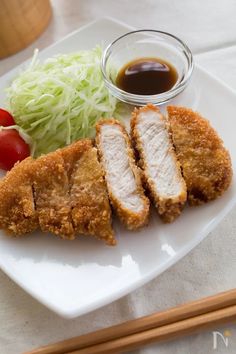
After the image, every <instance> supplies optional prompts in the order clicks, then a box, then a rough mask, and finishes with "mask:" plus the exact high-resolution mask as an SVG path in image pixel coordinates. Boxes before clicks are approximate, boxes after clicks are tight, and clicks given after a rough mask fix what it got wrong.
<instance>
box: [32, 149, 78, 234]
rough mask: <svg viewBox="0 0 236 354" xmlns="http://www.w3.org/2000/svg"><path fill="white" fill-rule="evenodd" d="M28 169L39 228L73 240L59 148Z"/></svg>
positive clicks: (66, 184) (66, 183)
mask: <svg viewBox="0 0 236 354" xmlns="http://www.w3.org/2000/svg"><path fill="white" fill-rule="evenodd" d="M30 168H31V170H32V172H33V175H34V176H33V191H34V200H35V206H36V210H37V214H38V219H39V225H40V228H41V230H42V231H43V232H51V233H54V234H56V235H58V236H61V237H62V238H68V239H73V238H74V237H75V232H74V228H73V224H72V218H71V208H70V195H69V181H68V177H67V172H66V169H65V166H64V160H63V158H62V156H61V154H60V150H57V151H55V152H51V153H50V154H47V155H44V156H41V157H39V158H38V159H37V160H34V162H33V163H32V165H31V166H30Z"/></svg>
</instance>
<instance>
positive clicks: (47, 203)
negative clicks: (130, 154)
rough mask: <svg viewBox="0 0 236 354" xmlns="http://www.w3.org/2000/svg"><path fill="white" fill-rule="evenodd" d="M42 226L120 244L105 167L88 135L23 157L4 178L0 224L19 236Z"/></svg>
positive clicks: (69, 236) (71, 236)
mask: <svg viewBox="0 0 236 354" xmlns="http://www.w3.org/2000/svg"><path fill="white" fill-rule="evenodd" d="M38 226H40V228H41V230H42V231H44V232H52V233H54V234H56V235H58V236H60V237H62V238H65V239H74V238H75V235H76V234H77V233H83V234H86V235H93V236H95V237H97V238H99V239H101V240H103V241H105V242H106V243H107V244H109V245H114V244H115V243H116V242H115V239H114V232H113V229H112V226H111V209H110V205H109V201H108V195H107V191H106V184H105V180H104V176H103V171H102V168H101V166H100V164H99V162H98V159H97V150H96V148H94V147H93V144H92V141H91V140H90V139H84V140H81V141H79V142H76V143H74V144H72V145H70V146H68V147H66V148H64V149H58V150H57V151H55V152H52V153H50V154H47V155H44V156H42V157H40V158H38V159H36V160H33V159H32V158H28V159H25V160H24V161H22V162H21V163H18V164H16V165H15V166H14V168H13V169H12V170H11V171H10V172H8V173H7V175H6V176H5V177H4V178H3V179H2V180H1V181H0V228H2V229H5V230H6V231H7V232H8V233H11V234H13V235H14V236H18V235H24V234H25V233H27V232H32V231H34V230H35V229H36V228H37V227H38Z"/></svg>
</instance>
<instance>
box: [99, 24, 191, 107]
mask: <svg viewBox="0 0 236 354" xmlns="http://www.w3.org/2000/svg"><path fill="white" fill-rule="evenodd" d="M147 57H150V58H153V57H156V58H160V59H163V60H165V61H167V62H169V63H170V64H172V65H173V66H174V67H175V69H176V71H177V73H178V80H177V82H176V83H175V85H174V86H173V87H172V88H171V89H170V90H169V91H166V92H163V93H160V94H156V95H137V94H133V93H129V92H126V91H123V90H121V89H120V88H119V87H117V86H116V77H117V74H118V72H119V70H120V69H121V68H122V67H124V65H125V64H127V63H128V62H130V61H133V60H135V59H138V58H147ZM101 69H102V74H103V78H104V81H105V85H106V87H107V88H108V89H109V90H110V92H111V93H112V95H113V96H115V97H116V98H118V99H119V100H120V101H122V102H126V103H129V104H132V105H135V106H143V105H145V104H147V103H152V104H154V105H160V104H163V103H166V102H167V101H169V100H170V99H172V98H173V97H175V96H177V95H178V94H179V93H180V92H181V91H183V90H184V89H185V87H186V86H187V85H188V83H189V79H190V77H191V74H192V71H193V56H192V53H191V51H190V49H189V48H188V47H187V45H186V44H185V43H183V42H182V41H181V40H180V39H179V38H177V37H176V36H174V35H172V34H170V33H167V32H162V31H155V30H140V31H133V32H129V33H126V34H125V35H123V36H121V37H119V38H117V39H116V40H115V41H114V42H112V43H111V44H109V45H108V47H107V48H106V49H105V51H104V53H103V57H102V63H101Z"/></svg>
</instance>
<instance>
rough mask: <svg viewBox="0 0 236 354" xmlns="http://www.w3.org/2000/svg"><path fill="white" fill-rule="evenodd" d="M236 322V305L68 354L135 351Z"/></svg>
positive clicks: (114, 353) (106, 353)
mask: <svg viewBox="0 0 236 354" xmlns="http://www.w3.org/2000/svg"><path fill="white" fill-rule="evenodd" d="M235 320H236V305H234V306H229V307H226V308H224V309H221V310H216V311H213V312H209V313H205V314H203V315H199V316H196V317H193V318H188V319H186V320H183V321H178V322H175V323H171V324H169V325H166V326H161V327H157V328H153V329H149V330H146V331H143V332H139V333H136V334H131V335H129V336H125V337H121V338H118V339H114V340H111V341H108V342H104V343H101V344H97V345H94V346H90V347H87V348H83V349H79V350H75V351H73V352H70V353H68V354H116V353H124V352H126V351H130V350H134V349H137V348H139V347H141V346H144V345H146V344H151V343H154V342H160V341H168V340H171V339H174V338H177V337H180V336H184V335H189V334H192V333H193V332H195V331H198V330H199V329H201V330H202V329H206V328H211V327H212V326H216V325H219V324H223V323H228V322H232V321H235Z"/></svg>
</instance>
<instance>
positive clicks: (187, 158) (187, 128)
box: [167, 106, 232, 205]
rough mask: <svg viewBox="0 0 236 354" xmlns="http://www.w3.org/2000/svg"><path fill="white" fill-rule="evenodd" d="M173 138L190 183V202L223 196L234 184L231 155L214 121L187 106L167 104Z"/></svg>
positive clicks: (194, 203) (186, 177)
mask: <svg viewBox="0 0 236 354" xmlns="http://www.w3.org/2000/svg"><path fill="white" fill-rule="evenodd" d="M167 111H168V119H169V123H170V127H171V132H172V138H173V142H174V146H175V149H176V153H177V157H178V159H179V161H180V164H181V167H182V170H183V176H184V179H185V182H186V184H187V189H188V200H189V204H190V205H198V204H202V203H205V202H208V201H210V200H213V199H215V198H217V197H218V196H220V195H221V194H222V193H223V192H224V191H225V190H226V189H227V188H228V187H229V185H230V182H231V179H232V167H231V161H230V155H229V153H228V151H227V150H226V149H225V148H224V146H223V142H222V140H221V139H220V138H219V136H218V134H217V133H216V131H215V130H214V129H213V128H212V127H211V125H210V123H209V122H208V121H207V120H206V119H204V118H203V117H202V116H200V114H198V113H196V112H194V111H192V110H191V109H188V108H184V107H175V106H169V107H167Z"/></svg>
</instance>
